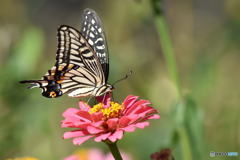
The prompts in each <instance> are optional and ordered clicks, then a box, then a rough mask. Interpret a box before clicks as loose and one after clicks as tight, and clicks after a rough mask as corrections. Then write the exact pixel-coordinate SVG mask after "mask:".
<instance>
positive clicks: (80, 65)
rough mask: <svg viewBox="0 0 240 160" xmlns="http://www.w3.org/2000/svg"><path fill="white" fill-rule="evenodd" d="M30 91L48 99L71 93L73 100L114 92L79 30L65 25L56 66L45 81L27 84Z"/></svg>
mask: <svg viewBox="0 0 240 160" xmlns="http://www.w3.org/2000/svg"><path fill="white" fill-rule="evenodd" d="M21 83H31V84H32V85H31V86H30V88H33V87H39V88H41V89H42V90H43V92H42V95H43V96H45V97H48V98H53V97H58V96H61V95H63V94H64V93H68V95H69V96H71V97H84V96H89V95H92V96H100V95H102V94H103V93H105V92H107V91H110V90H111V85H108V84H106V81H105V76H104V73H103V70H102V66H101V63H100V61H99V59H98V57H97V55H96V52H95V51H94V50H93V49H92V47H91V46H90V45H89V43H88V42H87V40H86V39H85V38H84V37H83V36H82V35H81V33H80V32H78V31H77V30H76V29H74V28H72V27H70V26H66V25H62V26H61V27H60V28H59V29H58V50H57V55H56V63H55V66H54V67H52V68H51V70H49V71H48V72H47V73H46V74H45V75H44V76H43V78H42V80H27V81H21Z"/></svg>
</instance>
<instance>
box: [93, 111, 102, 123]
mask: <svg viewBox="0 0 240 160" xmlns="http://www.w3.org/2000/svg"><path fill="white" fill-rule="evenodd" d="M91 116H92V121H94V122H96V121H100V120H102V118H103V113H102V112H96V113H93V114H91Z"/></svg>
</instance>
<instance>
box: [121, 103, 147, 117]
mask: <svg viewBox="0 0 240 160" xmlns="http://www.w3.org/2000/svg"><path fill="white" fill-rule="evenodd" d="M147 104H150V102H149V101H147V100H139V101H137V102H136V103H134V104H133V105H132V106H131V107H129V109H127V110H126V112H125V114H133V113H135V112H136V111H138V110H139V109H141V108H142V107H143V106H144V105H147Z"/></svg>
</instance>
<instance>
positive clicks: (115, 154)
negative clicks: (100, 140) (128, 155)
mask: <svg viewBox="0 0 240 160" xmlns="http://www.w3.org/2000/svg"><path fill="white" fill-rule="evenodd" d="M105 143H106V144H107V145H108V148H109V149H110V151H111V153H112V155H113V157H114V159H115V160H123V159H122V156H121V154H120V152H119V150H118V147H117V142H114V143H113V142H110V141H105Z"/></svg>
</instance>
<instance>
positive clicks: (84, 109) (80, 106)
mask: <svg viewBox="0 0 240 160" xmlns="http://www.w3.org/2000/svg"><path fill="white" fill-rule="evenodd" d="M78 105H79V108H80V109H81V110H82V111H87V112H88V111H89V109H90V107H89V106H88V105H87V104H86V103H85V102H83V101H80V102H79V104H78Z"/></svg>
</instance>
